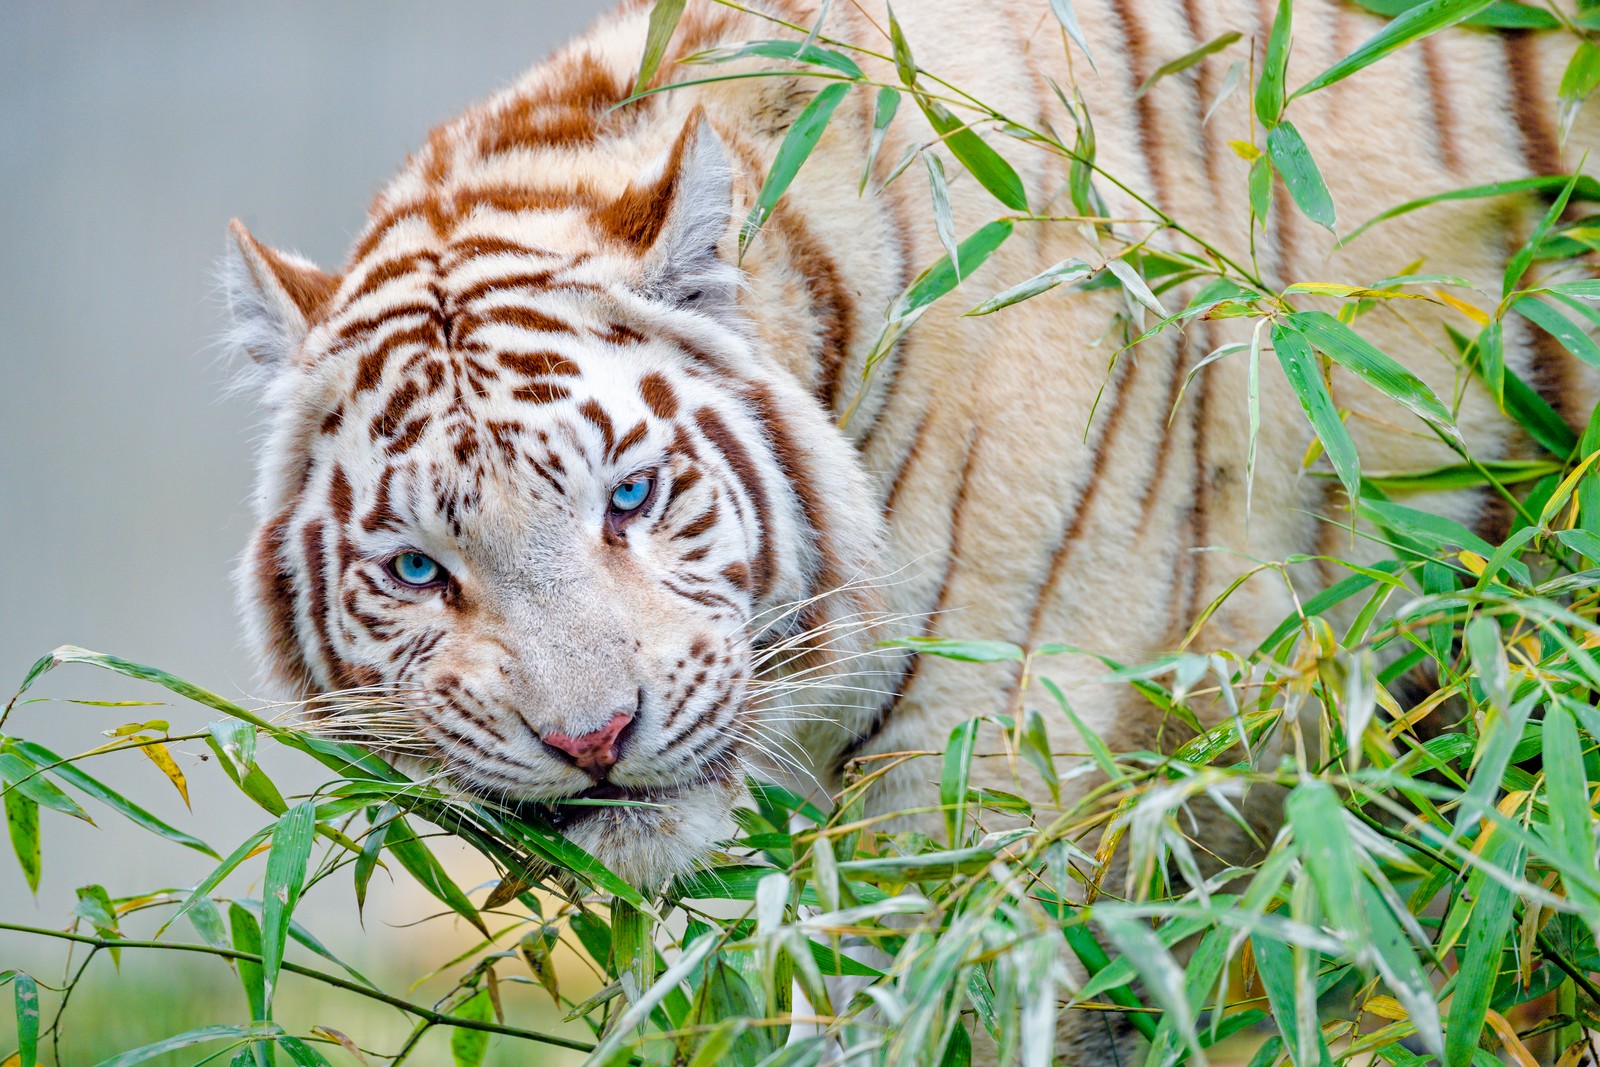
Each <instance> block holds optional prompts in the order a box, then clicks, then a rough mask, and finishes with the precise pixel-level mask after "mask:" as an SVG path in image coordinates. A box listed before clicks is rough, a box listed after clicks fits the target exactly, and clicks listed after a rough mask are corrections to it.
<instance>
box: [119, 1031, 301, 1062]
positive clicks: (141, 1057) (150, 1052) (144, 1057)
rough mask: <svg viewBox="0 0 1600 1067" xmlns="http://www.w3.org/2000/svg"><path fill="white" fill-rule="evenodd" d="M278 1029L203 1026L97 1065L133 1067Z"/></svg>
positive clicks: (272, 1033)
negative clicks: (193, 1048) (196, 1047)
mask: <svg viewBox="0 0 1600 1067" xmlns="http://www.w3.org/2000/svg"><path fill="white" fill-rule="evenodd" d="M277 1032H278V1031H277V1030H276V1028H273V1029H270V1030H269V1029H256V1028H248V1029H247V1028H245V1027H242V1026H201V1027H198V1028H196V1029H194V1030H186V1031H184V1032H183V1033H181V1034H174V1035H173V1036H171V1037H165V1038H162V1039H161V1040H160V1041H155V1042H152V1043H151V1044H148V1045H144V1046H142V1047H140V1048H136V1049H131V1050H129V1051H127V1052H124V1053H121V1054H120V1055H117V1056H113V1057H111V1058H110V1059H109V1060H101V1061H100V1063H99V1064H98V1065H97V1067H133V1065H134V1064H136V1063H145V1062H146V1061H148V1060H153V1059H155V1058H156V1057H157V1056H161V1055H165V1054H166V1053H168V1052H176V1051H177V1050H178V1049H180V1048H188V1047H190V1046H191V1045H199V1044H203V1043H205V1042H207V1041H217V1040H220V1039H222V1038H225V1037H231V1038H248V1037H257V1036H261V1035H264V1034H265V1035H274V1034H276V1033H277Z"/></svg>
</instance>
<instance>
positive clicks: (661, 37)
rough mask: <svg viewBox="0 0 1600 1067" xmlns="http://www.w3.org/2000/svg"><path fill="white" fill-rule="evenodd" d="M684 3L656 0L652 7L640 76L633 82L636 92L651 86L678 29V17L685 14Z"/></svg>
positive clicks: (674, 0) (683, 0) (681, 0)
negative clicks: (673, 32)
mask: <svg viewBox="0 0 1600 1067" xmlns="http://www.w3.org/2000/svg"><path fill="white" fill-rule="evenodd" d="M684 3H685V0H656V4H655V6H654V7H652V8H651V9H650V26H649V28H648V29H646V30H645V36H644V56H643V57H642V58H641V59H640V60H639V76H638V78H636V79H634V83H633V91H634V92H635V93H641V92H643V91H644V90H645V89H647V88H649V85H650V80H651V79H652V78H654V77H655V74H656V69H657V68H658V67H660V66H661V59H662V57H663V56H665V55H666V54H667V42H669V41H671V40H672V31H673V30H675V29H677V27H678V19H679V17H681V16H682V15H683V6H684Z"/></svg>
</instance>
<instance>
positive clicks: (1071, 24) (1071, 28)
mask: <svg viewBox="0 0 1600 1067" xmlns="http://www.w3.org/2000/svg"><path fill="white" fill-rule="evenodd" d="M1050 10H1051V11H1052V12H1054V13H1055V16H1056V21H1057V22H1059V23H1061V28H1062V29H1063V30H1066V31H1067V36H1068V37H1071V38H1072V42H1073V43H1074V44H1076V45H1077V46H1078V48H1079V49H1080V50H1082V52H1083V58H1084V59H1087V60H1088V61H1089V69H1090V70H1092V71H1094V72H1095V73H1096V74H1098V73H1100V70H1099V68H1098V67H1096V66H1095V65H1094V54H1093V53H1092V52H1090V51H1089V42H1088V41H1086V40H1084V37H1083V27H1082V26H1080V25H1079V24H1078V13H1077V12H1076V11H1074V10H1073V9H1072V0H1050Z"/></svg>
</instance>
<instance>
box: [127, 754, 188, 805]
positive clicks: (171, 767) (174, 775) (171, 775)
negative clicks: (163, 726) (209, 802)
mask: <svg viewBox="0 0 1600 1067" xmlns="http://www.w3.org/2000/svg"><path fill="white" fill-rule="evenodd" d="M139 751H141V752H143V753H144V754H145V755H146V756H148V757H150V762H151V763H154V764H155V765H156V766H157V767H160V768H161V773H162V774H164V775H166V776H167V778H168V779H170V780H171V782H172V784H173V785H175V786H177V788H178V795H179V796H181V797H182V798H183V806H184V807H186V808H189V809H190V810H191V811H192V810H193V805H191V804H190V803H189V782H188V780H187V779H185V778H184V777H183V770H182V768H180V767H179V766H178V764H177V762H176V761H175V760H173V758H172V753H171V752H168V751H167V746H166V745H163V744H162V743H161V742H159V741H156V742H153V743H151V744H148V745H142V746H140V748H139Z"/></svg>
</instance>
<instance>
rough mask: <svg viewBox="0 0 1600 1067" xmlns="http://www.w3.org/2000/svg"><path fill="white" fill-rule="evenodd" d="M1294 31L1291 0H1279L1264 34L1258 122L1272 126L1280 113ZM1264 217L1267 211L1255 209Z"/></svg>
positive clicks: (1257, 107) (1257, 86)
mask: <svg viewBox="0 0 1600 1067" xmlns="http://www.w3.org/2000/svg"><path fill="white" fill-rule="evenodd" d="M1293 31H1294V3H1293V0H1278V13H1277V15H1276V16H1275V17H1274V18H1273V20H1272V32H1271V34H1270V35H1268V37H1267V54H1266V58H1265V59H1264V60H1263V61H1262V64H1261V77H1260V80H1258V81H1257V82H1256V118H1257V119H1258V120H1259V121H1260V122H1261V125H1263V126H1265V127H1267V128H1268V129H1271V128H1272V127H1273V126H1276V125H1277V123H1278V119H1279V118H1281V117H1282V115H1283V105H1284V103H1285V100H1284V96H1283V94H1284V88H1285V86H1284V75H1285V73H1286V72H1287V71H1288V69H1289V38H1290V36H1291V34H1292V33H1293ZM1257 217H1258V218H1265V217H1266V212H1265V211H1261V212H1257Z"/></svg>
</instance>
